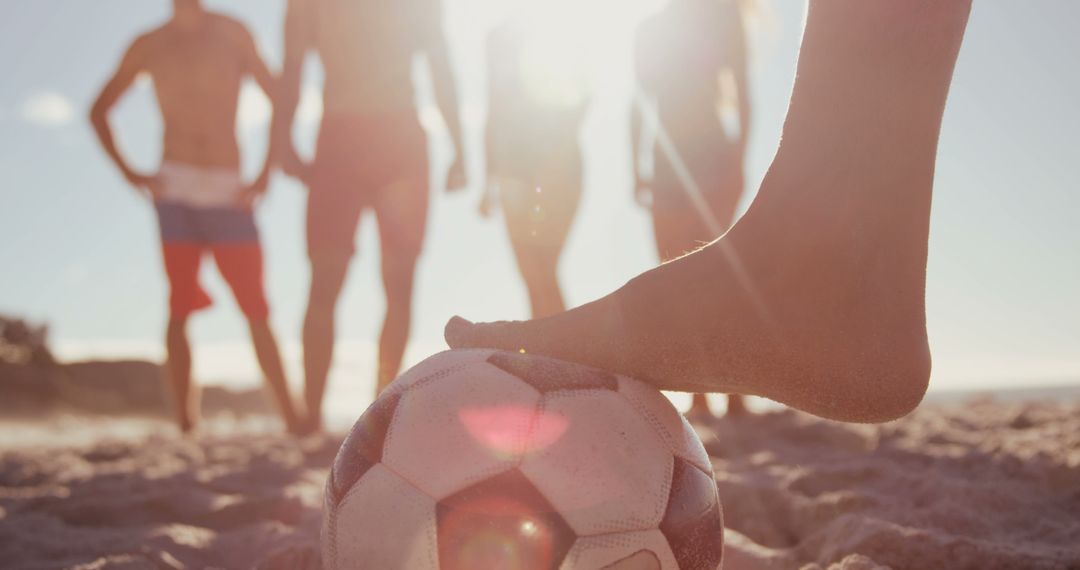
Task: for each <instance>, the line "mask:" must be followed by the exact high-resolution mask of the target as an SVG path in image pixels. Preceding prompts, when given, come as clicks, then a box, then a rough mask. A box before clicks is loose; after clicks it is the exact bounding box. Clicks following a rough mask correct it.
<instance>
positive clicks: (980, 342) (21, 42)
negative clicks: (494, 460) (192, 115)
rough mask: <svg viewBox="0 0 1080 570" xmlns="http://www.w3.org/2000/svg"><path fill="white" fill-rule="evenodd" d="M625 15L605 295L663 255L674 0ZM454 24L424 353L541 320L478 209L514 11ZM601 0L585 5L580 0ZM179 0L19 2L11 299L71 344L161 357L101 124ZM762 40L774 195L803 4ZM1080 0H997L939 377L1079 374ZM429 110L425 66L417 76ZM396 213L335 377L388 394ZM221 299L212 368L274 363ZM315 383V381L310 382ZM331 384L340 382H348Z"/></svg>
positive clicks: (135, 214) (123, 128)
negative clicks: (660, 217)
mask: <svg viewBox="0 0 1080 570" xmlns="http://www.w3.org/2000/svg"><path fill="white" fill-rule="evenodd" d="M591 1H592V2H595V4H593V6H595V7H596V8H597V9H596V10H592V11H591V12H589V13H590V14H592V16H590V17H596V16H595V15H596V14H598V13H601V12H603V11H604V10H607V11H606V12H604V13H606V14H607V17H608V18H609V19H608V20H606V21H603V22H599V20H597V22H598V24H597V27H596V28H595V29H602V30H604V34H605V41H604V42H603V43H602V45H603V49H601V50H599V51H598V52H597V54H596V55H597V57H599V58H600V61H601V62H602V65H601V66H600V71H599V76H598V79H597V82H596V94H595V96H594V98H593V104H592V106H591V109H590V111H589V115H588V118H587V121H586V125H585V128H584V129H583V133H582V138H581V140H582V144H583V149H584V150H583V152H584V159H585V164H586V166H585V179H584V180H585V197H584V200H583V203H582V206H581V209H580V210H579V212H578V216H577V219H576V221H575V224H574V227H573V230H572V233H571V237H570V240H569V243H568V245H567V249H566V253H565V255H564V259H563V261H562V265H561V268H560V275H561V280H562V283H563V287H564V290H565V293H566V297H567V300H568V302H569V303H570V304H571V305H578V304H581V303H584V302H587V301H589V300H591V299H594V298H596V297H598V296H601V295H603V294H605V293H607V292H610V291H611V290H613V289H615V288H617V287H618V286H620V285H621V284H623V283H624V282H625V281H626V280H628V279H629V278H631V277H633V276H634V275H636V274H638V273H640V272H641V271H644V270H646V269H648V268H650V267H652V266H654V265H655V264H656V262H657V260H656V254H655V251H654V248H653V245H652V234H651V229H650V227H649V224H648V219H647V217H646V215H645V212H644V211H642V210H641V209H640V208H639V207H637V206H636V205H635V204H634V203H633V200H632V198H631V195H632V193H631V176H630V167H629V159H630V143H629V120H628V118H629V109H630V96H631V95H630V94H631V93H632V88H633V83H632V80H631V68H630V64H631V62H630V55H629V54H630V49H629V48H630V38H631V33H632V30H633V26H634V24H635V23H636V22H637V21H639V20H640V19H641V18H642V17H644V16H645V15H646V14H648V13H650V11H653V10H655V9H657V8H658V7H659V6H661V5H662V3H663V1H664V0H591ZM206 4H207V5H208V6H209V7H211V8H213V9H219V10H221V11H223V12H226V13H228V14H231V15H233V16H235V17H237V18H240V19H241V20H243V21H244V22H245V23H247V24H248V26H249V27H250V28H251V30H252V32H253V34H254V35H255V37H256V39H257V41H258V44H259V47H260V50H261V52H262V54H263V56H264V57H265V58H266V59H267V61H268V62H269V63H270V64H271V66H272V67H275V68H276V67H277V66H278V65H279V63H280V59H281V33H280V32H281V28H282V20H283V13H284V0H228V1H226V0H215V1H210V0H208V1H207V2H206ZM445 5H446V8H445V10H446V28H447V34H448V40H449V44H450V49H451V51H452V58H453V63H454V66H455V69H456V71H457V74H458V88H459V93H460V95H461V102H462V107H463V110H464V111H463V112H464V117H465V122H466V130H467V138H468V142H467V144H466V147H467V148H466V156H467V159H468V162H469V167H470V173H471V174H473V175H474V176H473V177H472V178H473V184H472V186H471V188H469V189H468V190H467V191H466V192H465V193H462V194H454V195H446V194H443V193H441V192H439V189H438V188H435V189H434V190H433V192H434V194H433V202H432V211H431V214H430V218H429V224H430V225H429V229H428V236H427V242H426V249H425V252H424V255H423V258H422V260H421V265H420V268H419V273H418V279H419V281H418V286H417V295H416V302H415V310H414V328H413V338H412V342H411V344H410V347H409V350H408V353H407V359H408V360H409V361H410V362H417V361H418V360H420V359H422V358H424V357H425V356H428V355H430V354H433V353H435V352H437V351H439V350H442V349H443V348H445V344H444V343H443V341H442V335H441V333H442V327H443V324H444V323H445V322H446V320H447V319H448V318H449V317H450V316H452V315H454V314H460V315H463V316H466V317H468V318H470V319H474V320H492V319H505V318H524V317H526V316H527V311H528V308H527V301H526V296H525V291H524V288H523V285H522V284H521V282H520V280H519V278H518V277H517V273H516V269H515V266H514V262H513V257H512V255H511V252H510V249H509V245H508V242H507V239H506V233H505V230H504V229H503V227H502V225H501V221H500V220H499V219H498V218H496V219H488V220H484V219H481V218H479V217H478V216H477V215H476V205H477V203H478V200H479V178H480V177H479V176H476V175H477V174H478V173H479V170H480V168H481V165H480V154H479V150H480V147H479V143H480V135H481V128H482V118H483V114H484V108H485V107H484V105H485V102H484V100H483V93H484V75H483V62H484V52H483V40H484V37H485V34H486V31H487V30H489V29H490V27H491V25H492V24H493V23H494V22H495V21H496V20H497V18H498V16H499V12H500V10H501V9H502V8H501V6H503V3H502V2H499V1H497V0H445ZM579 5H580V4H579ZM170 9H171V3H170V2H168V1H167V0H97V1H95V2H86V1H84V0H14V1H10V2H3V3H0V77H3V79H2V80H0V268H2V269H0V275H2V277H0V313H6V314H14V315H20V316H24V317H27V318H30V319H33V320H35V321H40V322H45V323H48V324H49V326H50V327H51V338H52V339H53V344H54V345H55V346H56V347H57V350H58V351H59V352H60V353H61V355H63V356H67V357H72V358H84V357H111V358H115V357H126V356H127V357H154V358H159V357H160V355H161V353H162V350H161V348H160V340H159V339H160V336H161V333H162V331H163V329H164V324H165V319H166V304H165V303H166V295H167V289H166V283H165V280H164V273H163V271H162V269H161V259H160V253H159V244H158V241H157V233H156V232H157V230H156V222H155V219H154V216H153V211H152V208H151V205H150V204H149V203H147V201H146V200H145V199H143V198H142V197H141V196H139V195H138V194H136V193H135V192H134V191H132V190H131V189H130V188H128V187H126V186H125V183H124V181H123V179H122V177H121V176H120V175H119V173H118V172H117V171H116V170H115V168H114V167H113V166H112V164H111V163H109V162H108V161H107V160H106V157H105V155H104V153H103V152H102V151H101V150H100V148H99V147H98V145H97V143H96V140H95V139H94V136H93V133H92V130H91V128H90V127H89V124H88V121H87V119H86V117H87V113H88V109H89V106H90V104H91V102H92V101H93V98H94V97H95V95H96V93H97V90H98V89H99V88H100V87H101V86H102V85H103V83H104V81H105V80H106V79H107V77H108V76H109V74H110V73H111V71H112V69H113V68H114V66H115V65H116V63H117V62H118V61H119V58H120V56H121V55H122V53H123V51H124V49H125V47H126V46H127V45H128V44H129V43H130V41H131V40H132V39H133V37H134V36H135V35H136V34H137V33H139V32H141V31H143V30H146V29H148V28H150V27H152V26H154V25H156V24H157V23H158V22H160V21H162V20H163V19H164V18H165V17H167V15H168V14H169V12H170ZM768 12H770V13H771V15H772V16H771V18H765V19H764V24H763V25H761V26H760V27H759V29H758V32H757V33H755V34H754V36H753V46H752V49H753V52H754V58H753V59H754V61H753V63H752V70H751V73H752V76H751V81H752V85H751V87H752V99H753V103H754V111H753V129H752V132H751V141H750V148H749V156H748V158H747V173H748V181H749V183H748V188H747V195H746V197H745V199H744V203H743V207H744V208H745V205H746V204H748V203H749V201H750V200H752V198H753V193H754V190H755V189H756V187H757V184H758V183H759V182H760V180H761V178H762V176H763V175H764V173H765V171H766V169H767V168H768V165H769V163H770V161H771V159H772V156H773V153H774V152H775V149H776V145H777V143H778V140H779V134H780V128H781V125H782V121H783V118H784V113H785V110H786V105H787V99H788V96H789V95H790V91H791V84H792V80H793V78H794V69H795V62H796V57H797V53H798V45H799V39H800V34H801V29H802V21H803V17H804V12H805V4H804V3H802V2H795V1H788V0H784V1H779V0H776V1H774V2H773V3H772V5H771V8H770V9H769V10H768ZM1076 21H1080V3H1077V2H1074V1H1073V0H1036V1H1032V2H1024V3H1019V2H991V1H979V0H976V2H975V7H974V10H973V13H972V17H971V22H970V25H969V28H968V31H967V35H966V38H965V41H964V46H963V49H962V51H961V54H960V60H959V62H958V64H957V69H956V75H955V79H954V82H953V86H952V91H951V95H950V98H949V103H948V107H947V110H946V114H945V120H944V125H943V129H942V135H941V144H940V150H939V158H938V164H937V174H936V180H935V192H934V205H933V214H932V227H931V239H930V258H929V267H928V282H927V307H928V315H927V318H928V326H929V333H930V338H931V346H932V351H933V356H934V373H933V378H932V383H931V389H933V390H945V389H972V388H980V387H992V388H993V387H1004V386H1012V387H1020V386H1037V385H1048V384H1054V385H1062V384H1073V385H1076V384H1080V302H1078V301H1077V292H1078V291H1080V223H1078V219H1080V191H1078V190H1080V189H1078V187H1077V181H1078V180H1080V137H1078V133H1080V111H1077V109H1076V108H1075V105H1076V101H1080V67H1078V66H1077V65H1076V56H1075V54H1077V53H1080V36H1078V35H1077V34H1075V33H1074V30H1073V29H1072V28H1073V25H1074V23H1075V22H1076ZM418 69H419V70H420V71H419V72H418V76H419V81H418V83H419V84H420V86H421V89H420V92H421V97H420V98H421V102H422V103H423V101H424V100H425V95H426V96H427V98H429V97H430V94H429V93H427V90H426V89H424V88H423V87H424V85H425V81H423V79H424V77H425V76H424V73H423V66H422V65H421V66H420V67H419V68H418ZM320 81H321V77H320V72H319V70H318V68H317V65H309V73H308V74H307V77H306V84H305V88H304V92H305V100H304V102H303V104H302V111H301V113H300V119H299V121H298V126H297V129H296V131H297V139H298V141H299V143H298V145H299V146H300V147H301V149H302V151H303V152H307V153H310V150H311V146H312V140H313V136H314V132H315V129H316V127H317V124H318V118H319V116H320V113H321V110H320V104H319V100H318V93H319V85H320ZM240 115H241V116H240V120H239V121H238V123H239V124H238V127H237V132H238V136H239V137H240V139H241V142H242V143H243V145H244V149H245V170H246V172H249V173H250V172H254V171H255V169H256V168H257V167H258V163H259V160H261V156H262V153H263V152H264V150H265V144H266V120H267V117H268V116H269V108H268V104H267V102H266V101H265V99H264V98H262V97H261V95H259V92H258V90H257V89H255V88H254V87H251V86H248V87H246V88H245V91H244V93H243V95H242V97H241V113H240ZM113 124H114V127H115V129H116V132H117V133H118V138H119V141H120V145H121V148H122V149H123V151H124V152H125V153H126V154H127V155H128V156H130V157H131V160H132V162H133V163H134V164H136V165H138V166H139V167H141V168H143V169H146V170H152V169H153V168H155V167H156V165H157V164H158V161H159V156H160V149H161V144H160V137H161V121H160V118H159V116H158V113H157V110H156V107H155V104H154V101H153V92H152V88H151V86H150V85H149V84H148V83H147V82H141V83H140V84H139V85H137V86H136V87H135V88H134V89H133V90H132V92H131V94H130V95H129V96H128V97H126V98H125V99H124V100H123V102H122V104H121V105H120V107H119V108H118V109H117V111H116V112H115V113H114V115H113ZM431 132H432V137H431V143H430V146H431V149H432V156H433V176H434V177H435V178H438V177H439V176H440V174H441V172H442V171H443V170H444V169H445V168H446V165H447V162H448V150H447V147H448V145H447V142H446V137H445V133H444V132H442V130H441V129H440V128H439V125H438V124H437V122H435V123H432V124H431ZM304 193H305V190H304V189H303V188H302V187H301V186H300V185H299V184H298V183H296V182H295V181H292V180H290V179H288V178H286V177H284V176H282V175H278V176H277V177H276V178H275V179H274V181H273V183H272V185H271V188H270V193H269V196H268V198H267V199H266V200H265V202H264V203H263V204H262V205H261V207H260V209H259V211H258V221H259V224H260V228H261V231H262V237H263V244H264V247H265V249H266V255H267V275H266V278H267V286H268V291H269V295H270V301H271V307H272V323H273V325H274V327H275V328H276V330H277V332H278V335H279V338H280V339H281V341H282V343H283V345H284V347H285V352H286V355H287V360H288V368H289V369H290V371H291V372H292V373H293V374H292V375H293V376H294V377H296V376H298V370H299V354H300V353H299V346H298V345H299V336H300V335H299V329H300V323H301V321H302V318H303V310H304V302H305V298H306V292H307V280H308V270H307V263H306V257H305V253H304V252H305V245H304V239H303V235H304V233H303V232H304V225H303V220H304V204H305V194H304ZM374 230H375V228H374V224H373V223H372V220H371V219H369V218H365V220H364V221H363V225H362V227H361V230H360V232H359V233H358V257H357V258H356V260H355V262H354V264H353V267H352V270H351V274H350V277H349V281H348V283H347V286H346V291H345V293H344V295H343V298H342V303H341V305H340V308H339V324H338V332H339V337H340V339H341V344H340V346H339V350H338V355H337V360H336V361H335V372H334V376H333V377H332V380H331V381H332V383H333V384H332V388H331V389H332V390H334V389H335V388H334V386H337V388H336V389H338V390H346V389H347V390H349V393H350V394H360V393H367V392H368V391H370V386H371V382H372V376H373V369H374V358H373V354H374V352H373V348H372V346H373V342H374V340H375V339H376V338H377V336H378V331H379V326H380V324H381V319H382V313H383V307H384V305H383V298H382V291H381V284H380V281H379V276H378V271H377V268H378V244H377V236H376V234H375V231H374ZM203 275H204V278H205V279H204V280H205V282H206V284H207V287H208V289H209V291H210V292H211V295H212V296H213V297H214V298H215V300H216V305H215V307H214V308H213V309H212V310H210V311H208V312H205V313H203V314H200V316H198V317H197V318H196V319H195V321H194V323H193V326H192V335H193V339H194V342H195V345H196V356H195V362H196V371H197V374H198V375H199V376H200V377H201V378H202V379H204V380H209V381H232V382H241V381H243V382H248V381H253V380H254V379H255V378H257V369H256V368H255V362H254V357H253V356H252V354H251V351H250V350H249V349H248V348H247V346H246V327H245V326H244V323H243V319H242V318H241V316H240V314H239V312H238V311H237V309H236V307H235V304H234V302H233V301H232V299H231V297H230V295H229V293H228V289H227V288H226V287H225V286H224V284H223V282H222V281H221V279H220V278H219V277H218V276H217V274H216V272H215V270H213V269H212V267H207V268H206V269H205V270H204V274H203ZM294 380H295V378H294ZM333 397H334V396H333V392H331V398H333Z"/></svg>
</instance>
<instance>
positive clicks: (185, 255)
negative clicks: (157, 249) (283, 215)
mask: <svg viewBox="0 0 1080 570" xmlns="http://www.w3.org/2000/svg"><path fill="white" fill-rule="evenodd" d="M202 256H203V247H202V246H201V245H198V244H195V243H175V242H165V243H164V244H163V246H162V258H163V261H164V263H165V274H166V276H167V277H168V280H169V323H168V325H167V327H166V330H165V351H166V361H165V368H166V375H167V377H168V382H169V386H170V388H171V390H172V394H173V405H174V406H175V414H176V421H177V425H178V427H179V428H180V431H181V432H183V433H188V432H190V431H191V430H192V429H194V427H195V424H196V423H197V422H198V419H199V391H198V389H194V388H192V383H191V343H190V342H189V341H188V337H187V321H188V316H190V315H191V314H192V313H194V312H195V311H198V310H200V309H203V308H206V307H208V306H210V303H211V301H210V297H209V296H208V295H207V294H206V292H205V291H203V289H202V287H201V286H200V285H199V266H200V265H201V262H202Z"/></svg>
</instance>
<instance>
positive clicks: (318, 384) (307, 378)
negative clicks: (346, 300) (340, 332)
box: [303, 252, 351, 431]
mask: <svg viewBox="0 0 1080 570" xmlns="http://www.w3.org/2000/svg"><path fill="white" fill-rule="evenodd" d="M310 257H311V289H310V291H309V293H308V304H307V312H306V313H305V315H304V332H303V343H304V404H305V408H306V410H307V423H308V426H307V429H308V430H312V431H317V430H320V429H322V401H323V395H324V394H325V392H326V379H327V376H328V375H329V373H330V363H331V362H332V361H333V358H334V316H335V315H334V313H335V310H336V309H337V300H338V296H340V295H341V287H342V285H344V283H345V276H346V275H347V274H348V271H349V261H350V259H351V255H350V254H347V253H342V252H324V253H312V254H311V255H310Z"/></svg>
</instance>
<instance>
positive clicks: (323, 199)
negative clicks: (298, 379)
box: [272, 0, 465, 429]
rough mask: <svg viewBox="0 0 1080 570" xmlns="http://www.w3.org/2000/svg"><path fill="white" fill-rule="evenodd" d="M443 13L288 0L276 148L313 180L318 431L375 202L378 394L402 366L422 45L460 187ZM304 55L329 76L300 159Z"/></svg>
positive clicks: (420, 221) (452, 177)
mask: <svg viewBox="0 0 1080 570" xmlns="http://www.w3.org/2000/svg"><path fill="white" fill-rule="evenodd" d="M442 14H443V12H442V4H441V1H440V0H289V2H288V8H287V13H286V21H285V61H284V67H283V70H282V78H281V83H282V85H281V87H282V88H281V90H280V92H279V94H278V98H277V101H276V104H275V107H276V108H277V112H276V113H275V121H274V127H273V139H274V143H273V144H272V146H273V147H274V148H276V149H278V150H279V152H280V155H279V156H280V158H281V160H282V165H283V168H284V169H285V172H286V173H288V174H291V175H293V176H296V177H298V178H300V179H301V180H302V181H303V182H304V183H305V184H306V185H307V186H308V189H309V193H308V204H307V246H308V247H307V250H308V258H309V261H310V263H311V288H310V293H309V297H308V305H307V314H306V316H305V318H304V329H303V342H304V373H305V400H306V403H307V408H308V413H309V417H310V423H311V425H310V428H311V429H320V428H321V425H322V413H321V410H322V401H323V396H324V393H325V390H326V381H327V375H328V373H329V370H330V364H331V361H332V359H333V351H334V336H335V331H334V320H335V310H336V308H337V303H338V298H339V296H340V295H341V289H342V286H343V285H344V282H345V278H346V275H347V273H348V269H349V265H350V262H351V260H352V257H353V254H354V240H355V236H356V229H357V225H358V224H359V220H360V215H361V214H362V213H363V211H365V210H368V209H370V210H371V211H373V212H374V214H375V219H376V220H377V222H378V226H379V242H380V243H379V245H380V248H381V264H382V280H383V287H384V290H385V292H386V315H385V318H384V320H383V327H382V334H381V336H380V339H379V362H378V385H377V392H379V391H382V389H383V388H385V387H386V385H388V384H389V383H390V381H391V380H393V379H394V377H395V376H397V374H398V371H399V369H400V368H401V362H402V358H403V356H404V353H405V345H406V343H407V341H408V337H409V328H410V321H411V318H412V296H413V279H414V275H415V271H416V264H417V261H418V259H419V257H420V252H421V248H422V246H423V241H424V232H425V226H426V224H427V210H428V199H429V196H428V195H429V188H428V179H429V172H428V170H429V165H428V152H427V148H428V146H427V139H426V136H425V133H424V130H423V128H422V126H421V124H420V120H419V116H418V112H417V109H416V105H415V98H414V87H413V80H412V70H413V61H414V56H415V55H417V54H421V53H422V54H424V55H426V57H427V59H428V62H429V63H430V67H431V72H432V79H433V81H434V87H435V95H436V99H437V103H438V107H439V110H440V111H441V112H442V117H443V120H444V121H445V122H446V126H447V127H448V129H449V134H450V139H451V142H452V144H453V145H454V148H455V149H456V150H457V157H456V160H455V162H454V164H453V165H452V166H451V168H450V172H449V175H448V178H449V179H448V187H449V188H451V189H457V188H459V187H461V186H462V185H463V184H464V178H465V175H464V168H463V162H462V155H461V152H462V149H463V146H462V144H461V127H460V120H459V116H458V114H459V110H458V103H457V97H456V93H455V86H454V81H453V76H452V74H451V70H450V62H449V57H448V53H447V47H446V40H445V38H444V34H443V17H442ZM309 53H315V54H317V55H318V56H319V58H320V60H321V61H322V65H323V70H324V72H325V82H324V85H323V119H322V126H321V127H320V130H319V137H318V143H317V149H316V153H315V158H314V160H313V161H312V163H311V164H305V163H304V162H303V161H302V160H301V159H300V158H299V157H298V155H297V153H296V150H295V147H294V145H293V142H292V134H291V132H292V125H293V119H294V116H295V112H296V108H297V104H298V102H299V98H300V83H301V77H302V71H303V66H304V61H305V58H306V56H307V55H308V54H309Z"/></svg>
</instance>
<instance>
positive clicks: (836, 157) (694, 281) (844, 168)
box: [446, 0, 971, 422]
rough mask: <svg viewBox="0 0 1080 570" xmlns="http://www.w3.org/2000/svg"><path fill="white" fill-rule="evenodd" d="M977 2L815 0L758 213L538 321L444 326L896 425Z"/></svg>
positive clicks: (660, 377) (923, 373) (687, 387)
mask: <svg viewBox="0 0 1080 570" xmlns="http://www.w3.org/2000/svg"><path fill="white" fill-rule="evenodd" d="M970 8H971V3H970V0H953V1H942V0H915V1H911V2H890V1H887V0H843V1H841V0H832V1H829V2H822V1H818V0H815V1H813V2H811V4H810V10H809V14H808V19H807V24H806V30H805V34H804V38H803V47H802V51H801V53H800V57H799V67H798V75H797V77H796V82H795V88H794V92H793V93H792V99H791V105H790V107H789V110H788V117H787V121H786V123H785V125H784V132H783V139H782V142H781V145H780V148H779V150H778V151H777V155H776V157H775V159H774V161H773V164H772V166H771V167H770V169H769V173H768V175H767V177H766V179H765V181H764V182H763V183H762V187H761V191H760V193H759V194H758V197H757V199H756V201H755V202H754V204H753V206H752V207H751V209H750V211H749V212H747V214H746V215H745V216H744V217H743V218H742V219H741V220H740V221H739V222H738V223H737V224H736V225H735V227H734V228H732V230H731V231H729V232H728V233H727V234H725V236H724V237H723V238H721V239H719V240H717V241H716V242H713V243H712V244H710V245H709V246H707V247H705V248H703V249H701V250H699V251H697V252H695V253H693V254H690V255H687V256H685V257H682V258H680V259H677V260H675V261H673V262H670V263H667V264H664V265H662V266H660V267H659V268H657V269H654V270H652V271H650V272H647V273H645V274H643V275H641V276H639V277H638V278H636V279H634V280H632V281H631V282H630V283H628V284H627V285H626V286H624V287H623V288H621V289H620V290H619V291H617V292H616V293H614V294H612V295H610V296H608V297H605V298H603V299H601V300H599V301H595V302H593V303H590V304H587V305H585V306H583V307H580V308H578V309H575V310H573V311H570V312H568V313H565V314H562V315H557V316H555V317H550V318H547V319H540V320H537V321H532V322H529V323H494V324H488V325H473V324H471V323H469V322H468V321H465V320H463V319H455V320H452V321H451V322H450V323H449V324H448V325H447V331H446V337H447V341H448V342H449V343H450V345H451V346H453V347H468V346H493V347H499V348H506V349H519V348H523V349H525V350H527V351H530V352H537V353H542V354H548V355H552V356H556V357H559V358H563V359H567V360H572V361H577V362H583V363H586V364H590V365H594V366H599V367H603V368H607V369H611V370H615V371H619V372H623V373H626V374H629V375H632V376H636V377H638V378H641V379H643V380H647V381H651V382H652V383H653V384H655V385H656V386H657V387H659V388H663V389H672V390H684V391H717V392H735V393H741V394H756V395H761V396H765V397H769V398H772V399H774V400H777V401H780V402H782V403H785V404H787V405H789V406H792V407H795V408H798V409H801V410H805V411H808V412H811V413H814V414H817V415H820V416H823V417H827V418H833V419H838V420H845V421H864V422H871V421H885V420H889V419H893V418H896V417H899V416H902V415H904V414H906V413H907V412H909V411H911V410H912V409H913V408H914V407H915V406H916V405H918V403H919V401H920V400H921V399H922V396H923V394H924V393H925V391H926V384H927V381H928V378H929V373H930V355H929V350H928V345H927V340H926V316H925V299H924V297H925V285H926V250H927V238H928V233H929V220H930V198H931V189H932V184H933V177H934V161H935V156H936V153H937V141H938V134H939V131H940V127H941V116H942V113H943V111H944V107H945V99H946V96H947V93H948V88H949V83H950V82H951V80H952V72H953V66H954V65H955V62H956V57H957V54H958V52H959V49H960V43H961V40H962V38H963V33H964V28H965V27H966V25H967V18H968V14H969V12H970Z"/></svg>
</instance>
